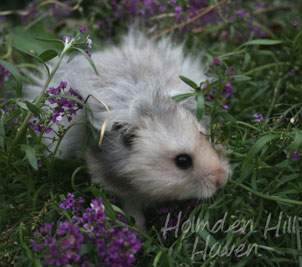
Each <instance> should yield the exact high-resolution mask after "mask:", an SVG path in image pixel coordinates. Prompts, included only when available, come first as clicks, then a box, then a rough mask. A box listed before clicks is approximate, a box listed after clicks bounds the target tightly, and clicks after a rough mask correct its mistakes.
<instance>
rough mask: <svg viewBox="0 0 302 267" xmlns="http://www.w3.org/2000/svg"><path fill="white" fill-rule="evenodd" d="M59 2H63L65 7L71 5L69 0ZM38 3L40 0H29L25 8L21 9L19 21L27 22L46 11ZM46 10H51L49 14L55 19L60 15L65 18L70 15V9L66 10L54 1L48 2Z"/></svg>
mask: <svg viewBox="0 0 302 267" xmlns="http://www.w3.org/2000/svg"><path fill="white" fill-rule="evenodd" d="M60 2H61V3H62V2H63V4H64V5H65V6H67V7H71V4H70V3H69V1H60ZM40 4H41V1H40V0H32V1H30V2H29V4H28V6H27V8H26V9H24V10H22V12H21V14H20V18H21V23H23V24H25V23H29V22H31V21H33V20H34V19H36V18H37V17H38V16H39V15H41V14H42V12H45V13H46V11H44V10H42V9H41V8H39V7H38V6H39V5H40ZM47 10H49V11H51V15H52V17H53V18H54V19H55V20H58V19H59V18H60V17H65V18H66V17H68V16H70V15H71V11H70V10H68V9H67V8H62V5H58V4H56V3H54V4H50V6H49V7H48V9H47Z"/></svg>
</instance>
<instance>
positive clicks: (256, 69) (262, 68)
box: [243, 62, 288, 76]
mask: <svg viewBox="0 0 302 267" xmlns="http://www.w3.org/2000/svg"><path fill="white" fill-rule="evenodd" d="M287 65H288V63H287V62H279V63H270V64H266V65H263V66H261V67H258V68H255V69H252V70H250V71H247V72H246V73H243V75H245V76H249V75H251V74H253V73H254V72H257V71H261V70H264V69H269V68H272V67H277V66H278V67H279V66H287Z"/></svg>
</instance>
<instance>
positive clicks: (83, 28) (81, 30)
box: [79, 24, 87, 34]
mask: <svg viewBox="0 0 302 267" xmlns="http://www.w3.org/2000/svg"><path fill="white" fill-rule="evenodd" d="M79 29H80V32H81V33H82V34H84V33H86V32H87V27H83V26H82V25H81V24H80V25H79Z"/></svg>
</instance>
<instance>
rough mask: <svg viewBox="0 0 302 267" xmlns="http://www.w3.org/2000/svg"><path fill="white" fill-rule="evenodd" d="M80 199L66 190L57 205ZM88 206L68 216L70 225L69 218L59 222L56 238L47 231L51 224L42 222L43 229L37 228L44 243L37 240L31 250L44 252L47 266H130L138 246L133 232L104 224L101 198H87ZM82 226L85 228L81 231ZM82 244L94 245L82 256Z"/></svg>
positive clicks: (64, 206) (111, 224) (68, 205)
mask: <svg viewBox="0 0 302 267" xmlns="http://www.w3.org/2000/svg"><path fill="white" fill-rule="evenodd" d="M83 202H84V200H83V198H81V197H79V198H78V199H76V198H75V196H74V195H73V194H71V193H68V194H67V197H66V200H64V201H63V202H62V203H61V205H60V206H63V208H64V209H65V208H66V207H72V208H73V207H74V206H76V205H81V204H82V203H83ZM62 204H64V205H62ZM91 207H92V208H86V209H85V211H84V212H83V213H82V214H80V209H78V210H79V212H78V214H77V216H75V215H74V216H73V217H72V221H73V222H74V225H73V224H72V222H70V221H64V222H60V223H59V225H58V228H57V231H56V236H57V238H54V237H53V236H51V231H50V230H49V228H51V227H52V226H53V225H52V224H51V225H49V224H45V225H44V227H45V229H46V230H45V229H44V228H43V229H41V231H42V232H45V233H46V235H44V238H45V240H44V243H45V245H44V246H43V244H41V243H40V242H38V241H34V243H33V249H34V251H35V252H39V255H42V257H43V255H45V256H44V257H45V258H44V259H43V260H42V263H44V264H47V265H51V266H65V265H70V266H75V265H76V266H78V265H81V266H107V265H112V266H131V264H132V263H133V262H135V257H134V254H135V253H136V252H137V251H138V250H139V249H140V248H141V243H140V241H139V239H138V238H137V236H136V234H135V233H134V232H132V231H131V230H129V229H128V228H127V227H119V228H112V226H114V223H113V222H110V223H108V224H104V220H105V214H104V205H103V201H102V199H101V198H98V199H96V200H93V201H91ZM67 212H70V211H67ZM100 218H101V220H100ZM82 228H84V229H86V231H85V232H83V233H82V230H81V229H82ZM34 236H35V238H37V237H39V235H34ZM84 242H85V243H84ZM86 244H88V245H89V246H94V249H93V250H92V251H91V252H89V251H88V252H86V254H84V255H83V254H82V251H83V250H82V248H83V245H86ZM90 253H91V254H90ZM95 255H96V256H97V257H95ZM88 258H89V259H92V260H93V259H95V262H89V261H87V259H88Z"/></svg>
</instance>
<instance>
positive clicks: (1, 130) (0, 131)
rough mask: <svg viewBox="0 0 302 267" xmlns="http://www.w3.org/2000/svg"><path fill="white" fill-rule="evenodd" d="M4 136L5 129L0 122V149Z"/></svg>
mask: <svg viewBox="0 0 302 267" xmlns="http://www.w3.org/2000/svg"><path fill="white" fill-rule="evenodd" d="M4 136H5V129H4V123H3V122H2V121H1V122H0V147H1V148H3V147H4Z"/></svg>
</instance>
